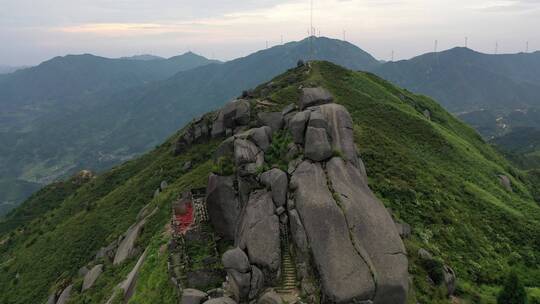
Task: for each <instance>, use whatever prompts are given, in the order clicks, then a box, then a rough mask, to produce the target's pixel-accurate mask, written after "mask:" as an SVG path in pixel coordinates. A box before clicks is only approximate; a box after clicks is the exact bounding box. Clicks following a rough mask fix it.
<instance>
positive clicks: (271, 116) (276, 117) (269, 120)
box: [257, 112, 283, 132]
mask: <svg viewBox="0 0 540 304" xmlns="http://www.w3.org/2000/svg"><path fill="white" fill-rule="evenodd" d="M257 118H258V119H259V123H260V124H261V125H263V126H268V127H270V129H271V130H272V132H276V131H277V130H279V129H281V128H282V127H283V114H281V112H260V113H259V114H257Z"/></svg>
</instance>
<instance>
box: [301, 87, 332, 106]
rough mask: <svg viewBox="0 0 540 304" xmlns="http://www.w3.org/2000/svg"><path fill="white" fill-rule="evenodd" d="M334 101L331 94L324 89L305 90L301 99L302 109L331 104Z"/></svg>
mask: <svg viewBox="0 0 540 304" xmlns="http://www.w3.org/2000/svg"><path fill="white" fill-rule="evenodd" d="M333 100H334V98H333V97H332V95H331V94H330V92H328V91H327V90H326V89H324V88H321V87H318V88H304V89H302V96H301V97H300V109H301V110H303V109H305V108H307V107H311V106H318V105H322V104H325V103H331V102H332V101H333Z"/></svg>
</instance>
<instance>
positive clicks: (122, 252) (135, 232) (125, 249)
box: [113, 219, 146, 265]
mask: <svg viewBox="0 0 540 304" xmlns="http://www.w3.org/2000/svg"><path fill="white" fill-rule="evenodd" d="M145 223H146V220H145V219H143V220H141V221H139V222H137V223H136V224H135V225H133V226H131V227H129V229H128V230H127V232H126V234H125V237H124V238H123V239H122V241H121V242H120V245H118V249H117V250H116V254H115V256H114V260H113V264H114V265H118V264H121V263H122V262H124V261H125V260H126V259H128V258H130V257H132V256H133V253H134V250H135V243H136V242H137V238H138V237H139V234H140V233H141V231H142V228H143V226H144V224H145Z"/></svg>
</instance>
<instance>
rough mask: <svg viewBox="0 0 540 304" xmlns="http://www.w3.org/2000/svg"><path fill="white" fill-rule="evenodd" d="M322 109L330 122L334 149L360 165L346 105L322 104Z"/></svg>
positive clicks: (356, 164)
mask: <svg viewBox="0 0 540 304" xmlns="http://www.w3.org/2000/svg"><path fill="white" fill-rule="evenodd" d="M320 109H321V112H322V114H323V115H324V116H325V117H326V121H327V122H328V128H329V130H330V138H331V140H332V148H333V150H337V151H340V152H341V153H342V154H343V158H344V159H345V160H346V161H348V162H351V163H352V164H354V165H355V166H356V167H358V156H357V153H356V146H355V144H354V132H353V121H352V118H351V115H350V114H349V112H348V111H347V109H345V107H344V106H342V105H338V104H327V105H322V106H320Z"/></svg>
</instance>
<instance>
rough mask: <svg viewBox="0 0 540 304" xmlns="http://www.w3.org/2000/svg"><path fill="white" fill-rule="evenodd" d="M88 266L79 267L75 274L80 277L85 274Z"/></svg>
mask: <svg viewBox="0 0 540 304" xmlns="http://www.w3.org/2000/svg"><path fill="white" fill-rule="evenodd" d="M88 271H89V270H88V267H86V266H83V267H81V268H79V271H78V272H77V274H78V275H79V276H81V277H83V276H85V275H86V274H87V273H88Z"/></svg>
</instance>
